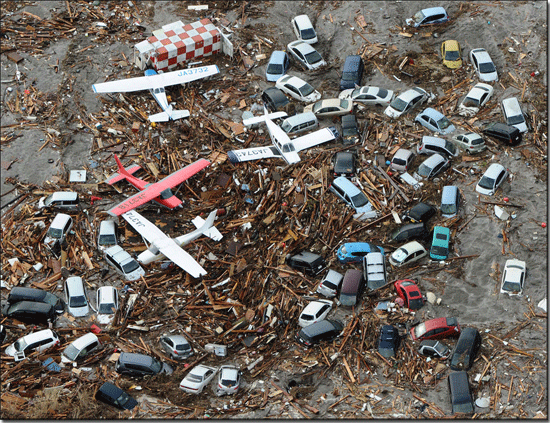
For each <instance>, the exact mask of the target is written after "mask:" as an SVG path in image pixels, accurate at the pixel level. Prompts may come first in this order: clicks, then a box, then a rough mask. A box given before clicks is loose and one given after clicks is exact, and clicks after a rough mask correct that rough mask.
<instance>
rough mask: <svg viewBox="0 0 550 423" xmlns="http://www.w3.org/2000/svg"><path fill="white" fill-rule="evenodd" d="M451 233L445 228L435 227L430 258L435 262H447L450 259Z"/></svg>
mask: <svg viewBox="0 0 550 423" xmlns="http://www.w3.org/2000/svg"><path fill="white" fill-rule="evenodd" d="M450 239H451V231H450V229H449V228H446V227H444V226H434V235H433V240H432V246H431V247H430V258H432V259H433V260H446V259H447V257H449V242H450Z"/></svg>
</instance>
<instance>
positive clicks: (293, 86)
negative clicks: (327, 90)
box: [275, 75, 321, 103]
mask: <svg viewBox="0 0 550 423" xmlns="http://www.w3.org/2000/svg"><path fill="white" fill-rule="evenodd" d="M275 86H276V87H277V88H279V89H280V90H281V91H283V92H285V93H287V94H288V95H289V96H291V97H292V98H295V99H296V100H299V101H303V102H304V103H313V102H315V101H317V100H320V99H321V93H320V92H319V91H317V90H316V89H315V88H313V87H312V86H311V85H309V84H308V83H307V82H306V81H304V80H303V79H301V78H298V77H297V76H291V75H284V76H281V77H280V78H279V79H278V80H277V82H275Z"/></svg>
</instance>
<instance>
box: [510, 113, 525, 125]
mask: <svg viewBox="0 0 550 423" xmlns="http://www.w3.org/2000/svg"><path fill="white" fill-rule="evenodd" d="M523 122H525V119H523V116H522V115H516V116H510V117H509V118H508V119H506V123H507V124H508V125H517V124H518V123H523Z"/></svg>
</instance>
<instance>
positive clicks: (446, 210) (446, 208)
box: [441, 204, 456, 214]
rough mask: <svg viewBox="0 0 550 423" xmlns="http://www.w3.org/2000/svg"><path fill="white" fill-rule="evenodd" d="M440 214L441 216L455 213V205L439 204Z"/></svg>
mask: <svg viewBox="0 0 550 423" xmlns="http://www.w3.org/2000/svg"><path fill="white" fill-rule="evenodd" d="M441 213H443V214H452V213H456V204H441Z"/></svg>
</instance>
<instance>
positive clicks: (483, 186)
mask: <svg viewBox="0 0 550 423" xmlns="http://www.w3.org/2000/svg"><path fill="white" fill-rule="evenodd" d="M507 176H508V171H507V170H506V168H505V167H504V166H502V165H501V164H499V163H491V165H490V166H489V167H488V168H487V170H486V171H485V173H484V174H483V176H482V177H481V179H480V180H479V182H478V183H477V185H476V191H477V192H479V193H480V194H483V195H493V194H494V193H495V192H496V190H497V189H498V187H499V186H500V184H502V182H504V180H505V179H506V177H507Z"/></svg>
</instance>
